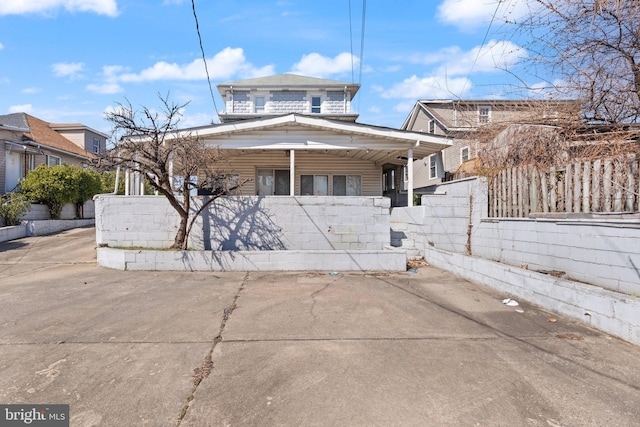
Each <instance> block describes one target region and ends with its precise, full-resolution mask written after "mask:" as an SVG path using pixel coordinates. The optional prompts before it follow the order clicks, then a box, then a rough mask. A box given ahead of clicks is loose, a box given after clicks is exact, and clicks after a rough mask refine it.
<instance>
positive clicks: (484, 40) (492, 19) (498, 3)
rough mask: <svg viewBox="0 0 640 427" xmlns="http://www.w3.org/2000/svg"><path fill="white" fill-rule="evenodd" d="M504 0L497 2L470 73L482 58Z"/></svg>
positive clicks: (465, 84) (463, 89) (464, 87)
mask: <svg viewBox="0 0 640 427" xmlns="http://www.w3.org/2000/svg"><path fill="white" fill-rule="evenodd" d="M503 1H504V0H498V2H497V4H496V8H495V10H494V11H493V16H492V17H491V21H489V26H488V27H487V31H485V33H484V37H483V39H482V43H480V47H479V48H478V52H476V57H475V58H474V59H473V63H472V64H471V69H469V74H471V73H472V72H473V69H474V68H475V66H476V63H477V62H478V59H479V58H480V52H482V48H483V47H484V45H485V43H486V42H487V39H488V38H489V31H491V26H492V25H493V21H495V19H496V15H497V14H498V9H500V5H502V2H503ZM467 81H468V79H467V80H465V82H464V86H463V87H462V91H461V92H460V93H462V92H464V91H465V89H466V88H467Z"/></svg>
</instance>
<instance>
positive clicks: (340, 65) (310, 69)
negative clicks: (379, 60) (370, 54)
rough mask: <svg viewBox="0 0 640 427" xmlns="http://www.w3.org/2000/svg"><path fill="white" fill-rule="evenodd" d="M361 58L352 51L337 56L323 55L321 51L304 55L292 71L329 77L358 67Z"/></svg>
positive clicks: (312, 75) (311, 75)
mask: <svg viewBox="0 0 640 427" xmlns="http://www.w3.org/2000/svg"><path fill="white" fill-rule="evenodd" d="M358 63H359V59H358V58H356V57H353V60H352V56H351V54H350V53H347V52H343V53H341V54H339V55H337V56H336V57H335V58H329V57H326V56H322V55H320V54H319V53H315V52H314V53H310V54H309V55H303V56H302V59H301V60H300V62H298V63H296V64H294V65H293V68H292V69H291V72H292V73H296V74H303V75H305V76H310V77H329V76H332V75H336V74H343V73H346V72H350V71H351V70H352V69H353V68H352V67H357V66H358Z"/></svg>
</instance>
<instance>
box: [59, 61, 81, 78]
mask: <svg viewBox="0 0 640 427" xmlns="http://www.w3.org/2000/svg"><path fill="white" fill-rule="evenodd" d="M51 69H52V70H53V75H55V76H56V77H69V78H70V79H72V80H73V79H77V78H80V77H82V74H81V72H82V71H83V70H84V64H83V63H82V62H58V63H56V64H53V65H51Z"/></svg>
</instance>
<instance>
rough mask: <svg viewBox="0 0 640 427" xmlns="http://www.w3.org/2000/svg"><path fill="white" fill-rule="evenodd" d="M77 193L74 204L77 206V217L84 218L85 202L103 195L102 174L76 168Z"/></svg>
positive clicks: (74, 174) (74, 172) (74, 173)
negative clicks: (97, 195)
mask: <svg viewBox="0 0 640 427" xmlns="http://www.w3.org/2000/svg"><path fill="white" fill-rule="evenodd" d="M72 173H73V177H74V179H75V188H76V192H75V195H74V197H73V200H72V202H73V203H75V204H76V215H77V216H78V218H84V202H86V201H87V200H91V199H92V198H93V196H95V195H96V194H100V193H102V180H101V179H100V174H99V173H98V172H96V171H94V170H91V169H82V168H79V167H75V168H74V170H73V172H72Z"/></svg>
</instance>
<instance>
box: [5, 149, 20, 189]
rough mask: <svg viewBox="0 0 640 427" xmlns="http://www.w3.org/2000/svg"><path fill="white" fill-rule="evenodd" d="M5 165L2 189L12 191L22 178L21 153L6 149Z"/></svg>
mask: <svg viewBox="0 0 640 427" xmlns="http://www.w3.org/2000/svg"><path fill="white" fill-rule="evenodd" d="M6 159H7V163H6V164H7V167H6V172H5V180H4V191H5V192H8V191H12V190H13V189H15V188H16V186H17V185H18V184H19V183H20V178H22V153H16V152H15V151H9V150H7V151H6Z"/></svg>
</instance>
